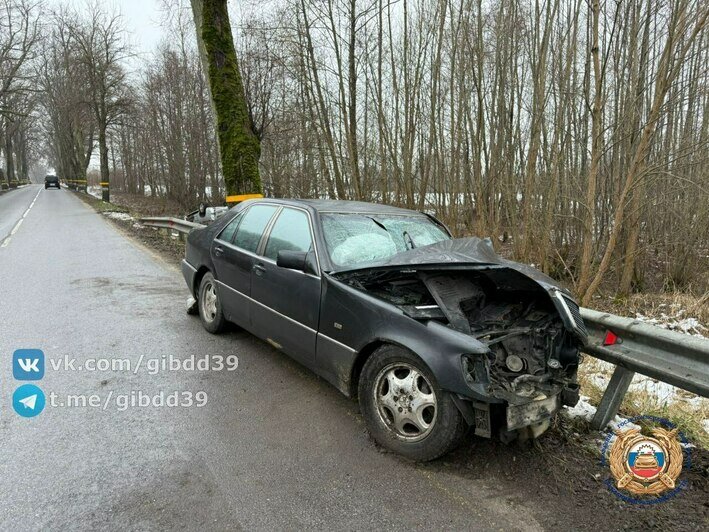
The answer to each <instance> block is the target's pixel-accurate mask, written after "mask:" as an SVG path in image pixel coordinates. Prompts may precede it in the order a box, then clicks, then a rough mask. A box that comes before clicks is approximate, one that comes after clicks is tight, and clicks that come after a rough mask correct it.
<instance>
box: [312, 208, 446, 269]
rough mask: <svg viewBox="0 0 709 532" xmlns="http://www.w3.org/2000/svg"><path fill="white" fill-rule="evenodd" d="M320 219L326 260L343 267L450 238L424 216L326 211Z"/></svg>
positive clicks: (387, 256)
mask: <svg viewBox="0 0 709 532" xmlns="http://www.w3.org/2000/svg"><path fill="white" fill-rule="evenodd" d="M321 220H322V225H323V234H324V236H325V244H326V246H327V251H328V254H329V255H330V260H332V262H333V264H335V265H336V266H337V267H341V268H345V269H346V268H357V267H360V266H363V265H366V264H369V263H376V262H381V261H384V260H386V259H388V258H389V257H391V256H392V255H396V254H397V253H400V252H402V251H406V250H408V249H413V248H417V247H422V246H428V245H429V244H435V243H436V242H440V241H441V240H448V239H449V238H450V237H449V236H448V234H447V233H446V232H445V231H444V230H443V229H442V228H441V227H439V226H438V225H436V224H435V223H433V222H432V221H431V220H430V219H428V218H426V217H425V216H399V215H391V214H383V215H379V214H367V213H327V214H322V215H321Z"/></svg>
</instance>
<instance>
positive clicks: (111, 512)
mask: <svg viewBox="0 0 709 532" xmlns="http://www.w3.org/2000/svg"><path fill="white" fill-rule="evenodd" d="M35 196H37V199H36V202H35V204H34V205H33V206H32V208H31V209H30V210H29V211H27V208H28V207H29V206H30V205H31V204H32V201H33V199H34V198H35ZM23 214H25V217H24V219H23V221H22V223H21V225H20V226H19V227H18V228H17V230H16V231H15V234H14V235H12V236H11V237H10V239H9V240H8V239H7V236H8V235H10V233H11V232H12V230H13V228H14V227H16V225H17V222H18V220H20V219H22V216H23ZM0 246H3V247H0V352H1V353H2V356H1V357H0V394H1V400H0V494H1V496H0V529H3V530H7V529H23V530H30V529H46V528H51V529H64V530H66V529H107V528H111V529H140V530H149V529H165V528H178V529H196V528H217V529H295V528H309V529H332V528H335V529H372V528H377V529H382V528H394V529H400V530H403V529H409V528H425V529H439V528H441V529H497V530H502V529H504V530H515V529H540V528H541V527H540V525H539V523H538V522H537V521H535V520H534V518H533V517H532V511H531V510H532V509H531V508H528V507H527V506H526V505H527V503H526V502H525V501H523V500H514V499H511V498H510V497H505V496H504V494H500V493H499V488H498V487H497V486H496V484H495V483H494V482H491V481H488V480H486V479H485V478H484V477H483V478H477V479H474V478H473V479H471V478H469V477H466V476H463V475H458V474H457V472H456V470H455V468H440V467H434V466H430V465H417V464H411V463H408V462H406V461H404V460H402V459H400V458H398V457H397V456H395V455H392V454H390V453H384V452H381V451H380V450H378V449H377V447H376V446H375V445H374V443H372V441H371V440H370V439H369V437H368V435H367V433H366V431H365V428H364V424H363V421H362V419H361V417H360V415H359V413H358V408H357V406H356V404H355V403H353V402H352V401H350V400H348V399H346V398H345V397H343V396H341V395H340V394H339V392H337V391H336V390H335V389H334V388H332V387H331V386H330V385H328V384H327V383H325V382H324V381H322V380H320V379H318V378H317V377H315V376H313V375H312V374H311V373H309V372H308V371H307V370H305V369H303V368H302V367H301V366H299V365H298V364H296V363H294V362H292V361H290V360H289V359H288V358H287V357H286V356H285V355H283V354H281V353H279V352H277V351H276V350H274V349H273V348H271V347H270V346H268V345H267V344H265V343H263V342H261V341H259V340H257V339H256V338H254V337H252V336H250V335H249V334H246V333H244V332H239V331H234V332H231V333H228V334H226V335H223V336H212V335H210V334H208V333H207V332H206V331H204V330H203V329H202V327H201V324H200V322H199V320H198V319H197V318H195V317H191V316H187V315H186V313H185V310H184V309H185V300H186V298H187V296H188V292H187V289H186V287H185V285H184V281H183V280H182V277H181V275H180V273H179V272H178V271H177V269H176V268H175V266H173V265H170V264H167V263H166V262H164V261H163V260H162V259H161V258H159V257H157V256H156V255H154V254H152V253H151V252H149V251H148V250H146V249H145V248H143V247H141V246H140V245H138V244H136V243H134V242H133V241H132V240H131V239H129V238H127V237H126V236H124V235H123V234H122V233H121V232H120V231H119V230H118V229H117V228H115V227H114V226H113V225H112V224H111V223H110V222H108V221H107V220H105V219H104V218H103V217H102V216H101V215H99V214H97V213H95V212H94V211H92V210H90V209H89V207H87V206H86V205H85V204H84V203H83V202H81V201H80V200H79V199H78V198H76V197H75V196H74V195H72V194H71V193H69V192H67V191H65V190H61V191H57V190H53V189H50V190H44V189H43V188H42V187H41V186H37V185H33V186H28V187H26V188H23V189H21V190H16V191H12V192H10V193H8V194H5V195H3V196H0ZM18 348H39V349H43V350H44V353H45V355H46V357H47V359H53V360H59V359H63V358H64V357H65V356H67V357H69V358H70V359H71V358H74V359H76V361H77V363H76V366H77V367H78V366H79V365H82V364H84V363H85V362H86V360H88V359H94V358H107V359H126V360H130V361H131V362H132V364H133V367H135V365H136V364H137V362H138V360H139V359H140V357H141V355H143V357H144V359H147V358H159V357H162V356H163V355H165V356H169V355H172V356H174V357H176V358H180V359H187V358H189V357H191V356H192V355H196V356H204V355H229V354H236V355H238V357H239V367H238V369H237V370H236V371H233V372H229V371H209V372H196V371H192V372H190V371H164V372H160V373H158V374H157V375H150V374H149V373H148V372H147V371H146V369H145V367H142V368H140V369H139V370H138V371H137V372H135V373H134V372H132V371H125V370H119V371H104V372H98V371H97V372H90V371H86V370H83V371H78V369H76V370H73V371H72V370H70V369H56V370H55V369H53V368H52V367H51V364H50V363H49V361H48V362H47V368H46V375H45V377H44V378H43V379H42V380H41V381H39V385H40V387H41V388H42V389H43V390H44V393H45V394H46V396H47V401H48V404H47V406H46V408H45V410H44V411H43V412H42V413H41V414H39V415H38V416H37V417H35V418H22V417H20V416H18V415H17V414H15V412H14V411H13V408H12V400H11V396H12V393H13V391H14V389H15V388H16V387H17V386H18V384H20V383H19V382H17V381H14V380H13V377H12V367H11V354H12V352H13V351H14V350H15V349H18ZM144 363H145V362H144ZM161 391H162V392H163V393H164V394H169V393H171V392H174V391H178V392H183V391H190V392H193V393H195V392H198V391H203V392H206V394H208V403H207V404H206V405H205V406H202V407H196V406H194V405H193V406H191V407H184V406H183V407H174V408H168V407H147V408H141V407H138V406H135V407H128V408H126V409H125V410H123V411H120V410H119V408H118V407H117V405H116V404H115V403H112V402H111V401H109V400H107V397H109V394H110V396H111V397H112V398H114V399H115V398H116V397H118V396H121V395H122V394H130V393H131V392H132V393H134V394H137V393H138V392H142V393H144V394H149V395H155V394H157V393H159V392H161ZM50 393H52V394H56V395H55V397H56V398H57V400H58V401H59V400H61V399H62V398H65V397H66V396H67V395H68V394H73V395H79V394H85V395H86V396H88V395H92V394H95V395H96V396H97V397H99V399H100V400H101V406H100V407H96V408H94V407H88V406H87V407H69V406H66V405H64V406H59V405H57V406H51V405H50V404H49V396H50ZM104 401H105V404H106V408H105V409H104V408H103V404H104ZM481 459H484V458H481ZM529 504H530V505H531V504H532V503H531V502H530V503H529Z"/></svg>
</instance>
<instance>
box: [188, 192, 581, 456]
mask: <svg viewBox="0 0 709 532" xmlns="http://www.w3.org/2000/svg"><path fill="white" fill-rule="evenodd" d="M182 271H183V274H184V277H185V280H186V282H187V285H188V287H189V288H190V290H191V291H192V293H193V295H194V296H195V299H196V300H197V302H198V308H199V314H200V318H201V320H202V323H203V325H204V327H205V329H207V330H208V331H209V332H211V333H217V332H220V331H221V330H222V329H223V328H224V326H225V324H226V322H227V321H230V322H233V323H235V324H237V325H239V326H241V327H243V328H244V329H246V330H248V331H250V332H252V333H253V334H255V335H256V336H259V337H260V338H263V339H264V340H266V341H267V342H268V343H270V344H271V345H273V346H274V347H276V348H278V349H281V350H283V351H284V352H286V353H287V354H289V355H290V356H291V357H293V358H295V359H296V360H298V361H299V362H300V363H302V364H304V365H305V366H307V367H309V368H310V369H312V370H313V371H314V372H315V373H317V374H318V375H320V376H322V377H323V378H325V379H326V380H328V381H329V382H330V383H332V384H333V385H335V386H336V387H337V388H338V389H339V390H341V391H342V392H343V393H344V394H345V395H347V396H350V397H355V396H356V397H358V399H359V403H360V407H361V411H362V415H363V416H364V419H365V421H366V423H367V426H368V428H369V430H370V432H371V434H372V435H373V436H374V438H375V439H376V440H377V441H378V442H379V443H380V444H381V445H383V446H385V447H387V448H389V449H391V450H393V451H395V452H397V453H400V454H402V455H404V456H407V457H409V458H412V459H415V460H431V459H434V458H436V457H438V456H441V455H442V454H444V453H446V452H448V451H449V450H451V449H452V448H453V447H454V446H455V445H456V444H457V443H459V441H460V440H461V439H462V436H463V435H464V434H465V432H466V431H467V429H468V427H469V426H472V427H474V429H475V433H476V434H478V435H481V436H485V437H491V436H495V437H499V438H501V439H503V440H506V441H509V440H511V439H514V438H516V437H537V436H539V435H540V434H541V433H542V432H544V431H545V430H546V429H547V428H548V426H549V424H550V419H551V417H552V416H553V415H554V414H555V412H556V411H557V410H558V409H559V408H560V407H561V405H562V404H566V405H574V404H576V402H577V401H578V384H577V380H576V370H577V367H578V362H579V357H578V349H579V346H580V345H581V343H582V342H584V340H585V337H586V332H585V328H584V324H583V321H582V320H581V317H580V314H579V307H578V305H577V303H576V302H575V301H574V299H573V297H572V296H571V294H569V293H568V292H567V291H566V290H565V289H563V288H561V287H560V286H559V285H558V284H557V283H556V282H555V281H554V280H552V279H551V278H549V277H547V276H546V275H544V274H543V273H541V272H539V271H537V270H535V269H534V268H532V267H529V266H527V265H524V264H518V263H515V262H512V261H508V260H505V259H502V258H501V257H499V256H498V255H496V254H495V252H494V251H493V248H492V244H491V242H490V241H489V240H481V239H479V238H466V239H453V238H452V236H451V234H450V232H449V231H448V229H447V228H446V227H445V226H444V225H443V224H442V223H441V222H439V221H438V220H436V219H435V218H433V217H431V216H428V215H426V214H422V213H418V212H414V211H409V210H404V209H398V208H394V207H387V206H382V205H375V204H369V203H360V202H345V201H325V200H274V199H262V200H251V201H246V202H243V203H241V204H239V205H238V206H236V207H234V208H233V209H231V210H230V211H229V212H228V213H227V214H226V215H224V216H223V217H221V218H219V219H218V220H216V221H214V222H213V223H212V224H211V225H210V226H208V227H206V228H203V229H202V228H200V229H196V230H194V231H192V232H191V233H190V235H189V237H188V239H187V248H186V256H185V259H184V260H183V261H182ZM264 393H266V391H265V390H264Z"/></svg>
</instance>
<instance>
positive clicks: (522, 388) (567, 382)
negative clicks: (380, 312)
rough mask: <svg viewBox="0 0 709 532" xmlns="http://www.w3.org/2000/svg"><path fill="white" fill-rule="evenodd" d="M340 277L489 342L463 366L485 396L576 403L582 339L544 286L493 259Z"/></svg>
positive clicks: (423, 317)
mask: <svg viewBox="0 0 709 532" xmlns="http://www.w3.org/2000/svg"><path fill="white" fill-rule="evenodd" d="M339 278H340V279H341V280H342V281H344V282H346V283H348V284H350V285H351V286H354V287H355V288H358V289H360V290H363V291H365V292H367V293H369V294H371V295H373V296H376V297H378V298H380V299H383V300H386V301H388V302H390V303H392V304H394V305H396V306H398V307H399V308H401V309H402V311H403V312H404V313H405V314H406V315H408V316H409V317H411V318H413V319H416V320H420V321H427V320H436V321H438V322H440V323H442V324H445V325H447V326H448V327H451V328H453V329H456V330H458V331H460V332H462V333H465V334H467V335H470V336H472V337H474V338H475V339H477V340H478V341H480V342H481V343H482V344H484V345H486V346H487V347H488V349H489V351H488V354H487V358H486V359H485V357H479V356H478V357H475V359H474V360H473V359H472V357H471V360H469V361H467V362H466V363H465V364H464V365H465V366H466V367H465V368H464V371H465V372H466V373H467V374H466V376H465V377H466V380H468V381H469V382H470V383H471V384H473V385H477V386H480V385H482V386H481V388H482V389H484V390H485V391H486V392H487V394H489V395H490V396H492V397H494V398H497V399H500V400H504V401H505V402H507V403H508V404H510V405H524V404H528V403H530V402H531V401H542V400H544V399H547V398H551V397H552V396H557V395H559V394H561V401H562V402H563V403H564V404H575V403H576V400H577V396H578V393H577V390H578V386H577V384H576V370H577V366H578V345H579V339H578V338H577V336H576V335H575V334H574V333H573V331H570V330H568V329H567V327H566V325H565V323H564V321H563V320H562V318H561V315H560V313H559V310H558V308H557V306H556V305H555V302H554V301H553V300H552V298H551V297H550V295H549V293H548V292H547V291H545V290H544V289H543V288H542V287H540V286H539V285H538V284H537V283H535V282H534V281H533V280H531V279H529V278H528V277H526V276H524V275H523V274H521V273H519V272H517V271H514V270H511V269H509V268H505V267H496V266H493V267H478V268H471V267H467V268H458V269H455V268H452V269H445V270H441V269H425V268H422V269H419V268H406V269H387V270H370V271H367V272H361V271H360V272H356V271H355V272H349V273H345V274H341V275H340V276H339ZM481 358H482V360H481ZM562 392H564V393H562Z"/></svg>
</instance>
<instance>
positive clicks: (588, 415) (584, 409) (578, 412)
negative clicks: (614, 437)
mask: <svg viewBox="0 0 709 532" xmlns="http://www.w3.org/2000/svg"><path fill="white" fill-rule="evenodd" d="M596 410H597V408H596V407H595V406H593V405H592V404H591V403H589V402H588V397H585V396H583V395H582V396H581V397H580V398H579V402H578V403H576V406H574V407H573V408H570V407H568V406H565V407H564V408H563V409H562V412H563V413H564V414H565V415H566V416H567V417H569V418H572V419H573V418H581V419H584V420H586V421H591V420H592V419H593V416H594V415H596ZM621 425H622V427H621ZM619 427H620V428H623V429H624V430H625V429H637V428H640V427H639V426H638V425H636V424H635V423H629V422H628V420H627V419H626V418H624V417H622V416H615V417H614V418H613V419H612V420H611V422H610V423H609V424H608V427H606V429H605V430H606V431H609V430H613V431H616V430H618V428H619Z"/></svg>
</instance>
